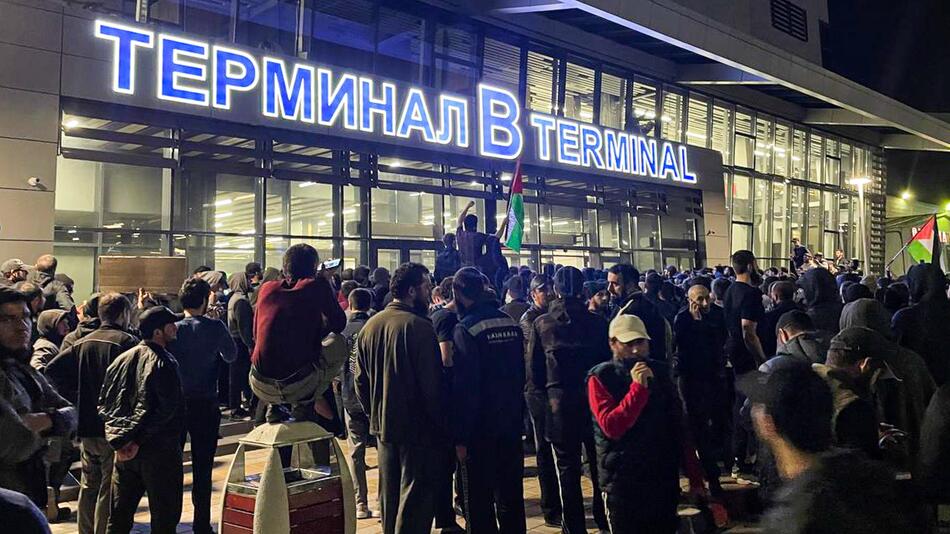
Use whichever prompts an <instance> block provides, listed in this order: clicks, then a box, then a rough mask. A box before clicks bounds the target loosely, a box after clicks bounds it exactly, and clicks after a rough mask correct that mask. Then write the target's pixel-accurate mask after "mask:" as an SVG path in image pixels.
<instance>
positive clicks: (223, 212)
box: [214, 211, 234, 219]
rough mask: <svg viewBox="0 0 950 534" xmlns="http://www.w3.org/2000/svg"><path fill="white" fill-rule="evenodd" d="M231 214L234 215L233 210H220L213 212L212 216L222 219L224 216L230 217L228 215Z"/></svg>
mask: <svg viewBox="0 0 950 534" xmlns="http://www.w3.org/2000/svg"><path fill="white" fill-rule="evenodd" d="M232 215H234V213H233V212H230V211H222V212H220V213H215V214H214V218H215V219H223V218H225V217H230V216H232Z"/></svg>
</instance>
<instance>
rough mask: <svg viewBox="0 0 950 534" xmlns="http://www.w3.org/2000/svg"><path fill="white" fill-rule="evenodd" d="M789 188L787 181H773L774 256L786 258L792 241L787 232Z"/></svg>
mask: <svg viewBox="0 0 950 534" xmlns="http://www.w3.org/2000/svg"><path fill="white" fill-rule="evenodd" d="M787 189H788V186H787V185H785V182H772V211H771V213H772V250H771V254H770V256H771V257H772V258H784V257H785V256H787V255H788V253H787V250H788V248H789V243H790V241H789V237H788V236H787V235H786V234H785V215H786V214H787V210H786V207H785V203H786V201H787V200H788V197H787V194H788V193H787Z"/></svg>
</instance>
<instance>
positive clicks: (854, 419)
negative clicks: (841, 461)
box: [811, 363, 881, 459]
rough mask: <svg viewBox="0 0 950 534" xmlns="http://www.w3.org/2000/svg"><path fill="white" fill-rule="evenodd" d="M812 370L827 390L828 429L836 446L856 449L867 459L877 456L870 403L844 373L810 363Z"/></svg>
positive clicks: (876, 433) (877, 448)
mask: <svg viewBox="0 0 950 534" xmlns="http://www.w3.org/2000/svg"><path fill="white" fill-rule="evenodd" d="M811 368H812V370H814V371H815V373H817V374H818V376H820V377H821V378H822V379H823V380H824V381H825V383H826V384H828V387H829V388H830V389H831V399H832V412H831V431H832V436H833V440H834V441H833V443H834V445H835V446H836V447H840V448H849V449H857V450H859V451H861V452H863V453H864V454H867V455H868V457H869V458H875V459H878V458H879V457H880V456H881V452H880V448H879V447H878V420H877V416H876V415H875V412H874V406H873V404H872V403H871V402H870V401H869V400H868V399H865V398H864V397H862V396H861V395H860V391H859V390H858V388H856V387H854V386H853V385H852V384H851V379H850V378H849V377H848V376H847V374H845V373H842V372H840V371H838V370H836V369H834V368H832V367H829V366H827V365H824V364H820V363H816V364H812V366H811Z"/></svg>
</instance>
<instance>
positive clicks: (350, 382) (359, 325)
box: [340, 311, 369, 416]
mask: <svg viewBox="0 0 950 534" xmlns="http://www.w3.org/2000/svg"><path fill="white" fill-rule="evenodd" d="M368 320H369V313H367V312H364V311H355V312H352V313H351V314H350V316H349V318H347V320H346V327H345V328H344V329H343V332H340V335H341V336H343V339H344V340H345V341H346V346H347V348H348V349H349V356H348V357H347V358H346V361H345V362H344V363H343V368H342V369H341V372H340V383H341V387H340V394H341V396H342V397H343V408H344V409H345V410H346V412H347V413H348V414H350V415H351V416H353V415H359V414H362V413H363V405H362V404H360V399H359V397H358V396H357V395H356V386H355V383H354V376H355V375H356V360H357V352H356V337H357V335H358V334H359V333H360V331H361V330H363V326H364V325H366V321H368Z"/></svg>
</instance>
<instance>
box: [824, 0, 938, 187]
mask: <svg viewBox="0 0 950 534" xmlns="http://www.w3.org/2000/svg"><path fill="white" fill-rule="evenodd" d="M828 11H829V13H828V15H829V19H830V20H829V25H830V31H829V32H828V33H827V34H826V35H825V36H824V41H823V43H822V46H823V48H824V59H823V61H824V65H825V67H826V68H828V69H830V70H833V71H835V72H837V73H839V74H841V75H843V76H846V77H848V78H850V79H852V80H855V81H856V82H859V83H861V84H862V85H865V86H868V87H870V88H872V89H874V90H876V91H878V92H880V93H883V94H885V95H888V96H890V97H892V98H895V99H897V100H900V101H901V102H904V103H906V104H908V105H910V106H913V107H915V108H917V109H919V110H922V111H927V112H931V113H940V112H943V113H948V112H950V0H907V1H881V0H874V1H861V0H828ZM945 120H947V119H945ZM887 160H888V172H887V175H888V176H887V179H888V187H887V189H888V192H889V193H891V194H900V192H901V191H903V190H905V189H910V190H912V191H913V192H914V194H915V195H916V197H917V198H918V199H921V200H923V199H933V200H934V201H935V203H936V201H939V203H940V205H944V204H946V203H947V202H948V201H950V153H947V152H910V151H895V150H889V151H887Z"/></svg>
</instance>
